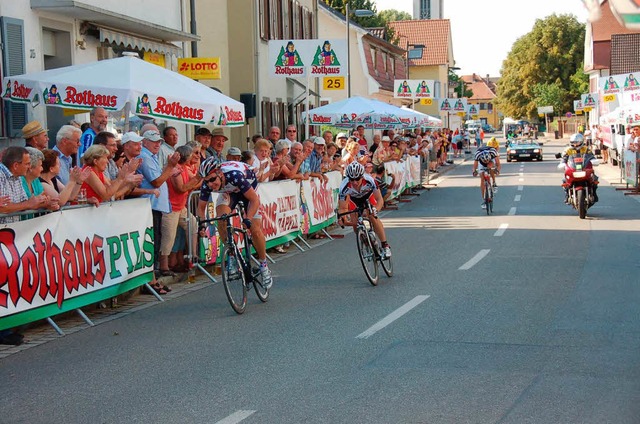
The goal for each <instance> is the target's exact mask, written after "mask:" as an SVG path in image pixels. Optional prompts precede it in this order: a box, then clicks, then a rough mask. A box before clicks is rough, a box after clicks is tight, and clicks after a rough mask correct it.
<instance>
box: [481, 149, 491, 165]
mask: <svg viewBox="0 0 640 424" xmlns="http://www.w3.org/2000/svg"><path fill="white" fill-rule="evenodd" d="M491 160H492V158H491V153H489V152H488V151H486V150H485V151H484V152H481V153H480V155H478V162H480V163H483V164H487V163H489V162H491Z"/></svg>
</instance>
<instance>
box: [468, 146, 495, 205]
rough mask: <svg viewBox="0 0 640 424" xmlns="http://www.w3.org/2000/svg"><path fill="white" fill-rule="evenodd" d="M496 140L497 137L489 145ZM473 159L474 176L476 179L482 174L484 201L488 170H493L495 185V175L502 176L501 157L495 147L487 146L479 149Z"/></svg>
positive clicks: (481, 187)
mask: <svg viewBox="0 0 640 424" xmlns="http://www.w3.org/2000/svg"><path fill="white" fill-rule="evenodd" d="M494 140H495V137H493V138H492V139H491V140H490V141H489V143H488V144H493V141H494ZM495 142H496V143H497V142H498V141H497V140H495ZM473 159H474V160H473V176H474V177H476V176H477V175H478V172H479V173H480V194H481V196H482V199H484V190H485V186H484V173H485V172H487V170H488V169H491V177H492V178H493V182H494V185H495V175H496V173H497V174H500V168H501V165H500V155H499V154H498V151H497V150H496V149H495V148H494V147H491V146H490V145H487V146H482V147H480V148H478V150H476V154H475V156H474V158H473ZM485 207H486V205H485V204H484V202H483V203H482V208H485Z"/></svg>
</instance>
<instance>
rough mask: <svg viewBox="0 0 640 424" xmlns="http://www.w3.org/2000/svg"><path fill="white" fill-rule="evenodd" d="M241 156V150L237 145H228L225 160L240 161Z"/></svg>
mask: <svg viewBox="0 0 640 424" xmlns="http://www.w3.org/2000/svg"><path fill="white" fill-rule="evenodd" d="M241 156H242V150H240V149H239V148H238V147H229V150H227V160H231V161H236V162H240V157H241Z"/></svg>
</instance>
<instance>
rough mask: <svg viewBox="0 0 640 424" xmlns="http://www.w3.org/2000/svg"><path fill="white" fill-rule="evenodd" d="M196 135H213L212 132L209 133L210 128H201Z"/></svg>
mask: <svg viewBox="0 0 640 424" xmlns="http://www.w3.org/2000/svg"><path fill="white" fill-rule="evenodd" d="M196 135H211V131H209V128H205V127H200V128H198V131H196Z"/></svg>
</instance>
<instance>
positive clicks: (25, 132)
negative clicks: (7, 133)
mask: <svg viewBox="0 0 640 424" xmlns="http://www.w3.org/2000/svg"><path fill="white" fill-rule="evenodd" d="M46 132H47V130H46V129H44V128H42V125H40V122H38V121H31V122H29V123H27V125H25V126H24V127H22V137H23V138H24V139H25V140H27V139H29V138H31V137H35V136H37V135H39V134H42V133H46Z"/></svg>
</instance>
